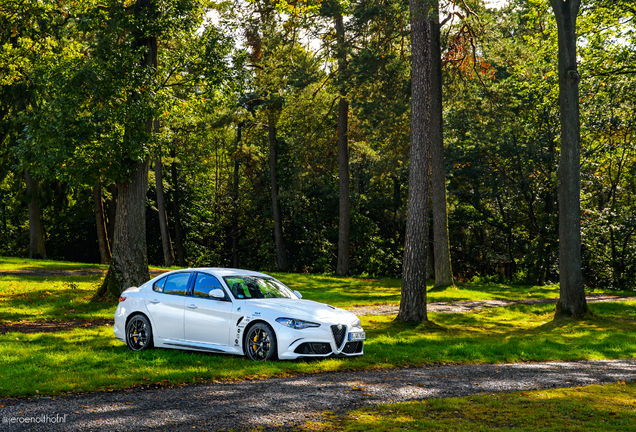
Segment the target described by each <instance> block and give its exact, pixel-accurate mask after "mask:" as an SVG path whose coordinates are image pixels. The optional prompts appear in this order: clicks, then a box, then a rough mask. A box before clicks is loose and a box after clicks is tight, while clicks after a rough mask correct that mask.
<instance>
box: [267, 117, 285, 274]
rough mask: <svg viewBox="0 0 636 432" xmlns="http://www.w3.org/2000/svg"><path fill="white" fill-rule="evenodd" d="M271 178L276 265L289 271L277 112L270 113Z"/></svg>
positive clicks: (279, 269)
mask: <svg viewBox="0 0 636 432" xmlns="http://www.w3.org/2000/svg"><path fill="white" fill-rule="evenodd" d="M268 135H269V178H270V182H271V189H272V212H273V214H274V241H275V242H276V267H277V268H278V271H287V256H286V253H285V238H284V237H283V222H282V217H281V212H280V201H279V199H278V181H277V180H276V164H277V153H276V113H275V112H274V111H273V110H272V111H270V113H269V126H268Z"/></svg>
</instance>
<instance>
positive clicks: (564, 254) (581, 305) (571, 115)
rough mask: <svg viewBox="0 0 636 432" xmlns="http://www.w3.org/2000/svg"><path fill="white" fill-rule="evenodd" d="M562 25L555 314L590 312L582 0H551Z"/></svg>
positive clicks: (577, 315)
mask: <svg viewBox="0 0 636 432" xmlns="http://www.w3.org/2000/svg"><path fill="white" fill-rule="evenodd" d="M550 3H551V4H552V9H553V10H554V15H555V17H556V21H557V28H558V44H559V53H558V58H559V106H560V108H561V114H560V115H561V158H560V162H559V169H558V179H559V282H560V293H559V301H558V303H557V307H556V314H555V317H560V316H572V317H580V316H583V315H586V314H587V313H588V312H589V311H588V307H587V302H586V301H585V290H584V289H583V277H582V270H581V208H580V193H581V184H580V157H581V155H580V120H579V81H580V77H579V73H578V71H577V64H576V16H577V14H578V11H579V7H580V5H581V1H580V0H550Z"/></svg>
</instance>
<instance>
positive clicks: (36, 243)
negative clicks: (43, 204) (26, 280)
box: [24, 170, 46, 259]
mask: <svg viewBox="0 0 636 432" xmlns="http://www.w3.org/2000/svg"><path fill="white" fill-rule="evenodd" d="M24 179H25V180H26V187H27V195H28V197H29V239H30V241H29V258H39V259H45V258H46V248H45V247H44V231H43V230H42V210H41V208H40V202H39V199H40V182H38V181H37V180H36V179H34V178H33V177H31V174H30V173H29V171H27V170H25V171H24Z"/></svg>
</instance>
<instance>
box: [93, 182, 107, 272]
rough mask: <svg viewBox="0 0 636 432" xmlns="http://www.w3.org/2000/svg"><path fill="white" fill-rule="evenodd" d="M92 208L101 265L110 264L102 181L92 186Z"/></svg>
mask: <svg viewBox="0 0 636 432" xmlns="http://www.w3.org/2000/svg"><path fill="white" fill-rule="evenodd" d="M93 206H94V210H95V226H96V227H97V242H98V243H99V256H100V258H101V263H102V264H110V258H111V255H110V243H109V242H108V231H107V230H106V218H105V217H104V200H103V199H102V181H101V180H97V182H95V185H94V186H93Z"/></svg>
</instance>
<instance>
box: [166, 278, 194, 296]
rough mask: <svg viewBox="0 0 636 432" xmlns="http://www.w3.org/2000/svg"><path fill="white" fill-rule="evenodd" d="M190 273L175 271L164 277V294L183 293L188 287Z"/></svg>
mask: <svg viewBox="0 0 636 432" xmlns="http://www.w3.org/2000/svg"><path fill="white" fill-rule="evenodd" d="M189 279H190V273H175V274H171V275H170V276H168V277H167V278H166V284H165V285H164V286H163V292H164V293H165V294H177V295H185V294H186V290H187V289H188V280H189Z"/></svg>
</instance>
